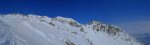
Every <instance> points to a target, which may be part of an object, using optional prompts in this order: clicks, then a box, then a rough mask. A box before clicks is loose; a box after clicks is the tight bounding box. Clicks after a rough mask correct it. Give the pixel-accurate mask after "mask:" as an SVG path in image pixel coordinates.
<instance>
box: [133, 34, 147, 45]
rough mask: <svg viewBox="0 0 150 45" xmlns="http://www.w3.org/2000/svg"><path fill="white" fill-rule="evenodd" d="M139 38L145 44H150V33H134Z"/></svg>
mask: <svg viewBox="0 0 150 45" xmlns="http://www.w3.org/2000/svg"><path fill="white" fill-rule="evenodd" d="M132 36H134V37H135V38H136V39H137V40H139V41H140V42H142V43H144V44H145V45H150V43H149V42H150V34H149V33H143V34H132Z"/></svg>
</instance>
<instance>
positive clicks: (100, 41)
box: [0, 14, 141, 45]
mask: <svg viewBox="0 0 150 45" xmlns="http://www.w3.org/2000/svg"><path fill="white" fill-rule="evenodd" d="M0 45H141V44H140V43H139V42H137V41H136V40H135V39H134V38H132V37H130V36H129V35H128V34H126V33H124V32H123V31H122V30H121V29H119V28H117V27H116V26H113V25H107V24H103V23H101V22H98V21H93V22H91V23H89V24H80V23H78V22H77V21H75V20H73V19H71V18H64V17H60V16H58V17H55V18H49V17H46V16H36V15H26V16H25V15H21V14H7V15H1V16H0Z"/></svg>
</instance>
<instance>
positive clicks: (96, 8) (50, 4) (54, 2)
mask: <svg viewBox="0 0 150 45" xmlns="http://www.w3.org/2000/svg"><path fill="white" fill-rule="evenodd" d="M0 13H1V14H8V13H21V14H37V15H46V16H49V17H56V16H63V17H70V18H73V19H75V20H77V21H79V22H80V23H87V22H89V21H91V20H99V21H102V22H104V23H108V24H116V25H124V24H126V23H129V22H132V23H135V22H141V21H144V22H145V21H150V0H0ZM143 24H144V23H143ZM131 27H132V26H131ZM135 28H136V27H135Z"/></svg>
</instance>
